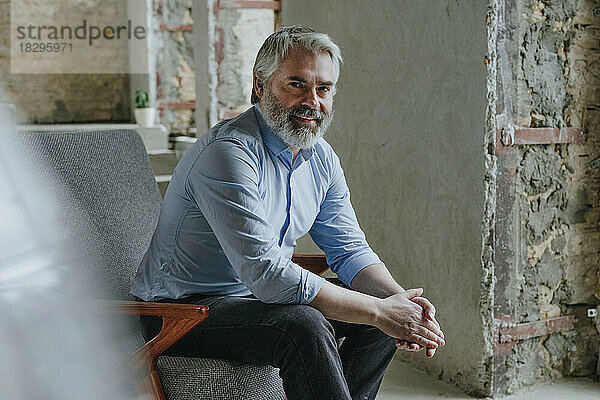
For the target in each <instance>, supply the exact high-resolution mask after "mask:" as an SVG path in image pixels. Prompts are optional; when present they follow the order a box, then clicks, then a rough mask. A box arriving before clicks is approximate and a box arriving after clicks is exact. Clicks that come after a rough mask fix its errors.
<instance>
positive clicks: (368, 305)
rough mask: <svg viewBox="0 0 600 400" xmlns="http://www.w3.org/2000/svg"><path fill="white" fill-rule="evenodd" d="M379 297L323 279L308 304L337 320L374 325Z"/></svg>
mask: <svg viewBox="0 0 600 400" xmlns="http://www.w3.org/2000/svg"><path fill="white" fill-rule="evenodd" d="M379 301H380V300H379V299H378V298H376V297H373V296H369V295H367V294H363V293H358V292H355V291H352V290H348V289H345V288H342V287H340V286H336V285H334V284H332V283H330V282H327V281H325V283H323V286H322V287H321V289H320V290H319V293H318V294H317V296H316V297H315V298H314V299H313V301H312V302H311V303H310V305H311V306H312V307H314V308H316V309H317V310H319V311H321V313H322V314H323V315H324V316H325V317H327V318H331V319H334V320H337V321H343V322H352V323H356V324H366V325H376V323H377V318H378V306H379Z"/></svg>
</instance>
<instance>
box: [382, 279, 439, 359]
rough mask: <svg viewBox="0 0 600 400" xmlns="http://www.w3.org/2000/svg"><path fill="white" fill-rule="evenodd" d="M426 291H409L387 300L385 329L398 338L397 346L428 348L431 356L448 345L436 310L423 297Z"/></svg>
mask: <svg viewBox="0 0 600 400" xmlns="http://www.w3.org/2000/svg"><path fill="white" fill-rule="evenodd" d="M422 294H423V289H409V290H407V291H405V292H403V293H398V294H395V295H393V296H389V297H387V298H385V299H383V302H384V306H383V318H382V326H381V328H380V329H382V330H383V331H384V332H385V333H387V334H388V335H389V336H392V337H395V338H396V347H397V348H398V349H401V350H406V351H419V350H422V349H423V348H426V349H427V351H426V355H427V357H433V355H434V354H435V350H436V349H437V348H438V347H439V346H443V345H444V344H445V341H444V333H443V332H442V330H441V329H440V324H439V323H438V322H437V320H436V319H435V307H434V306H433V304H431V302H430V301H429V300H427V299H426V298H424V297H421V295H422Z"/></svg>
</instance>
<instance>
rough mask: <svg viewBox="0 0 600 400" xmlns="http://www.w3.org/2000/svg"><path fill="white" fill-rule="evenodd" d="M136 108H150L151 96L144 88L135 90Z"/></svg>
mask: <svg viewBox="0 0 600 400" xmlns="http://www.w3.org/2000/svg"><path fill="white" fill-rule="evenodd" d="M135 108H150V98H149V97H148V92H147V91H145V90H144V89H136V90H135Z"/></svg>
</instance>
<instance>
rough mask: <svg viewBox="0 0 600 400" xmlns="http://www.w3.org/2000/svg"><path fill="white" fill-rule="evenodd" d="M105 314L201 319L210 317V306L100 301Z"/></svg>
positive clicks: (99, 303)
mask: <svg viewBox="0 0 600 400" xmlns="http://www.w3.org/2000/svg"><path fill="white" fill-rule="evenodd" d="M98 305H99V306H100V307H101V309H102V311H103V312H107V313H111V314H129V315H155V316H158V317H175V318H192V319H194V318H200V321H202V320H204V319H205V318H206V317H208V314H209V310H208V306H203V305H196V304H179V303H177V304H176V303H152V302H145V301H124V300H123V301H122V300H98Z"/></svg>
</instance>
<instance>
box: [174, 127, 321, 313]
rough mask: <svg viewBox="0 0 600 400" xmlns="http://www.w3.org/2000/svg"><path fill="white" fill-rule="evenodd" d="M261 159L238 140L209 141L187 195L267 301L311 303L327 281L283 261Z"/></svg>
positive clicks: (246, 278) (188, 181)
mask: <svg viewBox="0 0 600 400" xmlns="http://www.w3.org/2000/svg"><path fill="white" fill-rule="evenodd" d="M259 171H260V165H259V158H258V156H257V155H256V154H255V153H254V152H253V151H252V149H251V147H250V146H249V145H248V144H246V143H244V142H242V141H241V140H238V139H235V138H226V139H225V138H224V139H217V140H215V141H213V142H211V143H209V144H208V145H207V146H205V148H204V149H203V150H202V152H201V153H200V154H199V155H198V157H197V159H196V160H195V163H194V166H193V168H191V169H190V172H189V175H188V176H187V177H186V186H185V188H186V191H187V192H188V195H189V196H190V198H191V199H192V201H193V202H195V205H196V206H197V207H198V209H199V210H200V211H201V212H202V214H203V215H204V217H205V218H206V220H207V222H208V223H209V225H210V227H211V228H212V230H213V232H214V234H215V236H216V238H217V240H218V241H219V244H220V245H221V247H222V248H223V251H224V253H225V255H226V257H227V260H228V261H229V263H230V264H231V266H232V267H233V269H234V270H235V271H236V273H237V274H238V276H239V278H240V280H241V281H242V282H243V283H244V285H246V286H247V287H248V289H250V291H251V292H252V293H253V294H254V295H255V296H256V297H257V298H258V299H260V300H261V301H263V302H266V303H286V304H307V303H310V302H311V301H312V300H313V299H314V297H315V296H316V295H317V293H318V291H319V289H320V288H321V286H322V285H323V281H324V280H323V278H321V277H320V276H318V275H316V274H314V273H312V272H310V271H307V270H305V269H303V268H301V267H300V266H299V265H297V264H294V263H293V262H292V261H291V260H290V259H289V258H286V257H282V255H281V249H280V247H279V245H278V242H277V235H276V230H275V229H274V228H273V226H271V224H270V223H269V222H268V220H267V219H266V213H265V210H264V207H263V204H262V201H261V197H260V192H259V179H260V177H259Z"/></svg>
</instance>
